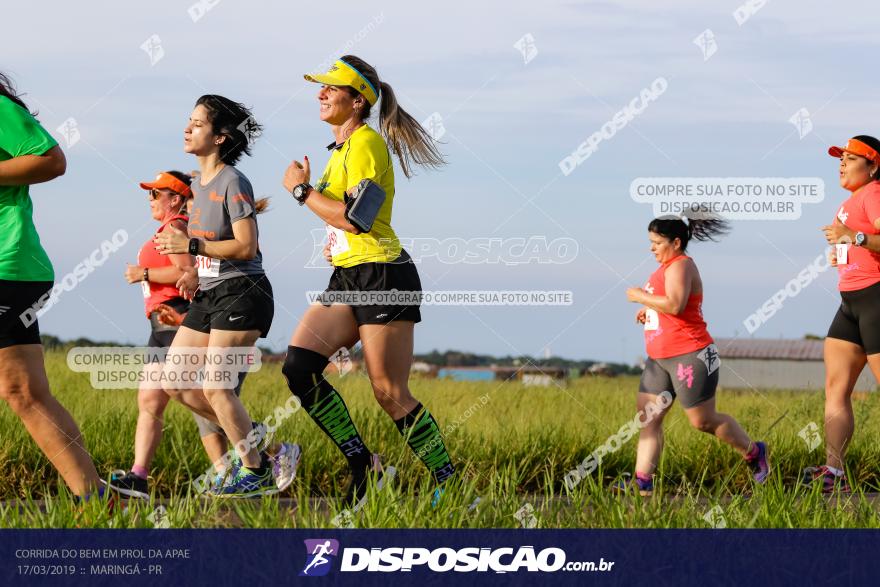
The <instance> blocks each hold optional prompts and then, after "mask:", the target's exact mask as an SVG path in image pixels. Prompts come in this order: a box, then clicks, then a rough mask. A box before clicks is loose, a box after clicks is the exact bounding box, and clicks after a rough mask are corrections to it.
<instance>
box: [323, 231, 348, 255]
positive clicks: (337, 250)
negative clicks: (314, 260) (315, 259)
mask: <svg viewBox="0 0 880 587" xmlns="http://www.w3.org/2000/svg"><path fill="white" fill-rule="evenodd" d="M327 241H328V242H329V243H330V254H331V255H333V256H334V257H335V256H336V255H341V254H342V253H344V252H346V251H347V250H348V248H349V247H348V237H347V236H346V235H345V231H344V230H342V229H340V228H334V227H332V226H330V225H329V224H328V225H327Z"/></svg>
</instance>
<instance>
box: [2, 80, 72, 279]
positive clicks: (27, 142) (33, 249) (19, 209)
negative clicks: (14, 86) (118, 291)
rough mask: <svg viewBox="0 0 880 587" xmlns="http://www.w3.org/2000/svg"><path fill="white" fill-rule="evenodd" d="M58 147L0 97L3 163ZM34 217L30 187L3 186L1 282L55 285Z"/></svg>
mask: <svg viewBox="0 0 880 587" xmlns="http://www.w3.org/2000/svg"><path fill="white" fill-rule="evenodd" d="M57 144H58V143H57V142H56V141H55V139H53V138H52V136H51V135H50V134H49V133H48V132H46V130H45V129H44V128H43V127H42V126H40V123H39V122H37V121H36V120H35V119H34V117H33V116H31V114H30V112H28V111H27V110H25V109H24V108H22V107H21V106H19V105H18V104H16V103H15V102H13V101H12V100H10V99H9V98H7V97H6V96H0V161H7V160H9V159H13V158H15V157H21V156H23V155H43V154H44V153H45V152H46V151H48V150H49V149H51V148H52V147H54V146H56V145H57ZM33 215H34V207H33V203H32V202H31V197H30V194H29V193H28V186H26V185H0V279H6V280H10V281H54V279H55V272H54V271H53V270H52V262H51V261H49V256H48V255H46V251H44V250H43V246H42V245H41V244H40V236H39V235H38V234H37V229H36V228H35V227H34V219H33Z"/></svg>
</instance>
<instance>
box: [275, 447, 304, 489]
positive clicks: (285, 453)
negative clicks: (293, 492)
mask: <svg viewBox="0 0 880 587" xmlns="http://www.w3.org/2000/svg"><path fill="white" fill-rule="evenodd" d="M301 457H302V449H301V448H300V446H299V445H298V444H293V443H290V442H282V443H281V450H279V451H278V453H277V454H276V455H274V456H273V457H271V460H272V476H273V477H274V478H275V485H277V486H278V491H284V490H285V489H287V488H288V487H290V484H291V483H293V479H294V478H295V477H296V467H297V465H299V460H300V458H301Z"/></svg>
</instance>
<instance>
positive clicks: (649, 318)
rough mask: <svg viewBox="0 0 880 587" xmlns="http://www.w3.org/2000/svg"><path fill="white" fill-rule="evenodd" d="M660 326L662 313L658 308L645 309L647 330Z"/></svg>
mask: <svg viewBox="0 0 880 587" xmlns="http://www.w3.org/2000/svg"><path fill="white" fill-rule="evenodd" d="M658 328H660V315H659V314H657V310H652V309H651V308H648V309H647V310H645V330H657V329H658Z"/></svg>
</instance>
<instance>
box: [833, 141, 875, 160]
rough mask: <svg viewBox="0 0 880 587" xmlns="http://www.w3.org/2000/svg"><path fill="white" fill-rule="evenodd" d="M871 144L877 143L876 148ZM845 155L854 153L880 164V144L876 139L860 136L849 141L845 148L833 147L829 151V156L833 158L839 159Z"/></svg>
mask: <svg viewBox="0 0 880 587" xmlns="http://www.w3.org/2000/svg"><path fill="white" fill-rule="evenodd" d="M869 142H871V143H875V144H876V147H874V146H871V145H869V144H868V143H869ZM844 153H852V154H853V155H858V156H859V157H864V158H865V159H867V160H869V161H873V162H874V163H878V164H880V142H878V141H877V139H875V138H874V137H869V136H867V135H859V136H856V137H853V138H851V139H850V140H848V141H847V142H846V146H845V147H831V148H829V149H828V154H829V155H831V156H832V157H836V158H839V157H840V156H841V155H843V154H844Z"/></svg>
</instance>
